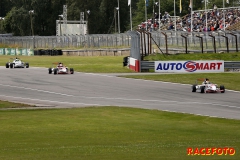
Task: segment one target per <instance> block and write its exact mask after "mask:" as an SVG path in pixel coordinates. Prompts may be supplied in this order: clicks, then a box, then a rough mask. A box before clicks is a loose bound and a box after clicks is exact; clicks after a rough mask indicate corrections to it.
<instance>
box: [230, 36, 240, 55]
mask: <svg viewBox="0 0 240 160" xmlns="http://www.w3.org/2000/svg"><path fill="white" fill-rule="evenodd" d="M229 34H230V35H232V36H234V37H235V43H236V52H238V40H237V35H235V34H233V33H229Z"/></svg>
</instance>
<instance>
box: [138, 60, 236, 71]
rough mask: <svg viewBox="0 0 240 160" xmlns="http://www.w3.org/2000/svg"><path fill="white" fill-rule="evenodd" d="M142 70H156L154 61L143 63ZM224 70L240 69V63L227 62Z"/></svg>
mask: <svg viewBox="0 0 240 160" xmlns="http://www.w3.org/2000/svg"><path fill="white" fill-rule="evenodd" d="M141 69H142V70H148V69H154V61H141ZM224 69H240V61H225V62H224Z"/></svg>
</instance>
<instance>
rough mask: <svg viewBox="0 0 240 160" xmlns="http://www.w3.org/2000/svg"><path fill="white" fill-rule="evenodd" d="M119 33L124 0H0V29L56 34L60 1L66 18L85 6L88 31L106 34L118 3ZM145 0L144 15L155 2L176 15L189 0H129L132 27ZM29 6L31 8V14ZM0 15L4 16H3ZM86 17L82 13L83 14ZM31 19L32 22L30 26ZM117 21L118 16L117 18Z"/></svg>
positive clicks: (126, 23)
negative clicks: (32, 11)
mask: <svg viewBox="0 0 240 160" xmlns="http://www.w3.org/2000/svg"><path fill="white" fill-rule="evenodd" d="M118 1H119V17H120V30H121V33H123V32H126V31H128V30H130V28H131V26H130V8H129V6H128V0H1V1H0V17H2V18H1V20H0V33H12V34H13V35H15V36H29V35H31V34H32V30H34V35H39V36H52V35H56V20H58V19H59V15H61V14H62V13H63V5H67V19H68V20H76V21H79V20H80V12H84V13H85V15H86V14H87V13H86V11H87V10H89V11H90V14H89V15H88V30H89V34H109V33H114V32H115V23H114V22H115V17H116V18H118V16H116V13H117V12H116V13H115V12H114V10H115V9H116V7H118ZM145 1H146V2H147V7H146V8H147V17H148V18H152V17H153V14H154V13H153V11H154V12H157V13H158V12H159V11H158V9H159V7H158V5H159V4H157V5H156V2H160V11H161V14H162V15H163V14H164V12H165V11H166V12H168V13H169V14H170V15H174V2H175V13H176V15H177V16H184V15H186V14H188V13H189V2H190V0H187V1H185V0H181V6H182V11H181V13H180V0H164V1H162V0H160V1H159V0H131V9H132V12H131V13H132V23H133V29H135V28H137V26H138V25H139V24H141V22H143V21H145ZM192 1H193V10H199V9H204V7H205V0H192ZM226 1H228V0H226ZM206 2H207V7H208V8H212V6H213V5H214V4H216V5H217V6H218V7H219V8H222V6H223V0H206ZM236 5H238V6H239V0H229V3H225V7H231V6H236ZM30 10H34V13H33V14H32V15H31V14H30V12H29V11H30ZM3 17H4V20H3ZM85 17H86V16H85ZM31 21H32V26H33V28H31ZM117 22H118V20H117Z"/></svg>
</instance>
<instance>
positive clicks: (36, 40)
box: [0, 33, 131, 49]
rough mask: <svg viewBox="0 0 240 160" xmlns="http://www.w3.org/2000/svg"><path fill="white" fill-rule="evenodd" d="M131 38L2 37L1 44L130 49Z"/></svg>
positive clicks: (75, 36) (127, 36)
mask: <svg viewBox="0 0 240 160" xmlns="http://www.w3.org/2000/svg"><path fill="white" fill-rule="evenodd" d="M130 40H131V39H130V36H129V35H128V34H126V33H122V34H93V35H84V36H82V35H79V36H78V35H71V36H26V37H16V36H12V37H1V36H0V43H2V44H6V45H9V46H16V47H21V48H32V49H33V48H38V49H39V48H43V49H52V48H61V49H66V48H67V49H71V48H72V49H76V48H77V49H81V48H118V47H129V46H130Z"/></svg>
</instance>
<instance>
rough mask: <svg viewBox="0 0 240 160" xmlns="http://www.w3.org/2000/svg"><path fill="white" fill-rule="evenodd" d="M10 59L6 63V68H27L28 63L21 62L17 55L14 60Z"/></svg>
mask: <svg viewBox="0 0 240 160" xmlns="http://www.w3.org/2000/svg"><path fill="white" fill-rule="evenodd" d="M11 60H12V58H10V60H9V62H7V63H6V68H29V63H27V62H23V61H22V60H20V59H19V58H17V57H16V58H15V59H14V60H12V61H11Z"/></svg>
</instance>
